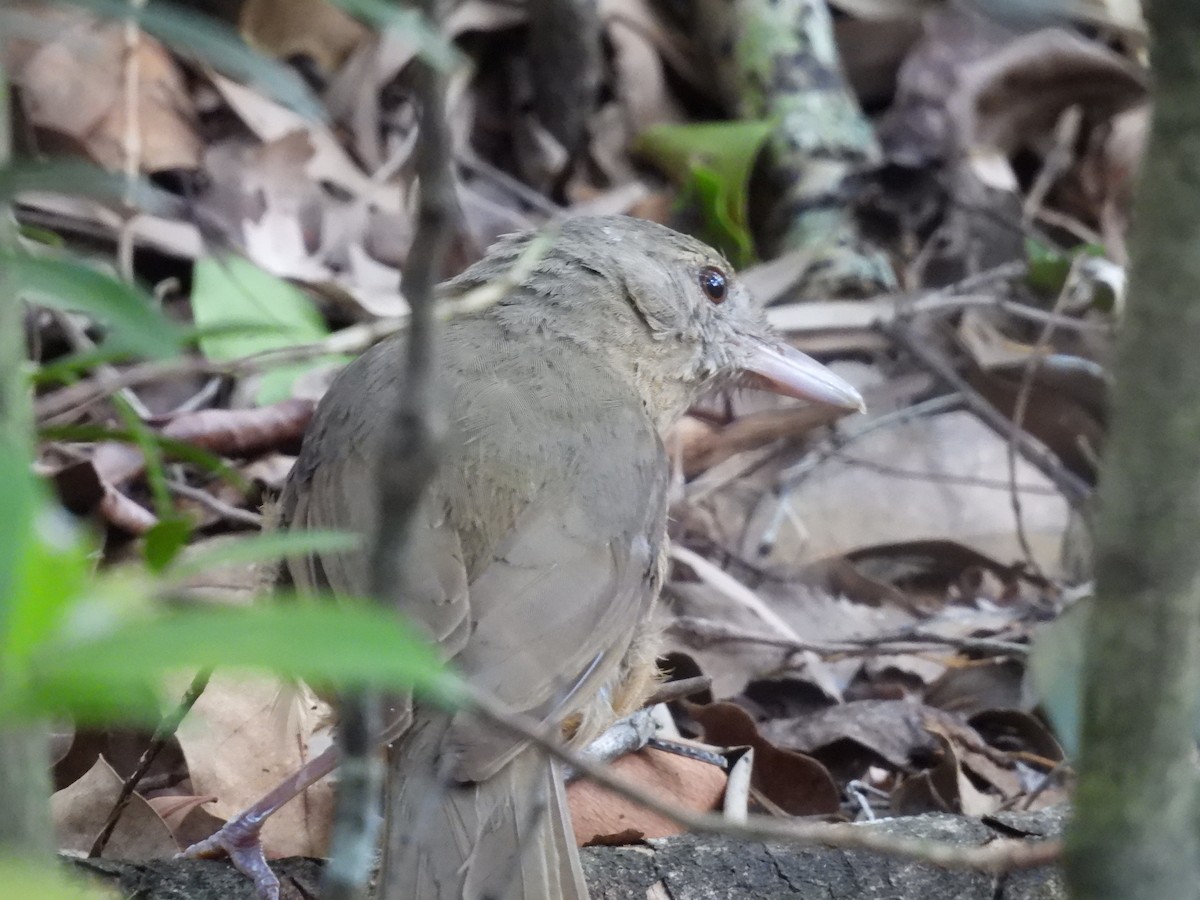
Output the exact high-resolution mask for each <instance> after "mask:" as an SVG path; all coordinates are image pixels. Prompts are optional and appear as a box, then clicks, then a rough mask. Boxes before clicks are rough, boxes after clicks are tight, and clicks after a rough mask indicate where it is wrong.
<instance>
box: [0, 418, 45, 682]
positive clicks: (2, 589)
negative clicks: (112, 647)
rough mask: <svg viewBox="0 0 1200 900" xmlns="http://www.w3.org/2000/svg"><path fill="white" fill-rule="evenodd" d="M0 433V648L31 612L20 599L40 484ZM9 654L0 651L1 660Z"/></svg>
mask: <svg viewBox="0 0 1200 900" xmlns="http://www.w3.org/2000/svg"><path fill="white" fill-rule="evenodd" d="M3 437H4V435H3V434H0V484H2V485H4V489H3V490H0V522H3V523H4V540H0V647H4V646H8V647H9V649H11V643H12V641H13V640H15V639H16V638H14V634H13V632H14V631H20V630H21V629H22V628H23V626H22V625H20V624H19V620H20V619H21V618H22V617H23V616H26V615H28V611H27V610H25V609H24V608H23V606H22V604H21V602H20V598H21V595H22V592H23V590H24V582H25V567H26V565H27V564H28V562H27V559H28V556H29V553H30V544H31V543H32V541H33V518H34V515H35V511H36V509H37V499H38V497H37V483H36V482H35V480H34V476H33V473H32V472H31V471H30V469H29V463H30V461H29V458H28V457H27V456H26V454H24V453H22V452H21V450H20V449H19V448H17V447H15V446H13V445H12V444H11V443H10V442H8V441H5V440H3ZM6 655H7V654H2V653H0V660H3V659H4V658H5V656H6Z"/></svg>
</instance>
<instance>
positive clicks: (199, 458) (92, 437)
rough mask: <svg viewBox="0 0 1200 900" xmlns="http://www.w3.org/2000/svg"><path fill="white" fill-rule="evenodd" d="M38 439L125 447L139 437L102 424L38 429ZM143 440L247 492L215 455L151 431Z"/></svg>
mask: <svg viewBox="0 0 1200 900" xmlns="http://www.w3.org/2000/svg"><path fill="white" fill-rule="evenodd" d="M38 436H39V437H40V438H41V439H42V440H48V441H124V442H125V443H128V444H137V443H138V441H139V435H137V434H135V433H134V432H132V431H130V430H129V429H123V428H108V427H106V426H104V425H46V426H43V427H42V428H40V429H38ZM145 437H146V438H147V439H149V440H153V442H154V444H155V445H156V446H157V447H158V449H159V451H160V452H161V453H163V454H164V455H166V456H169V457H171V458H172V459H179V460H183V461H184V462H189V463H192V464H193V465H197V466H199V467H200V468H202V469H204V470H206V471H208V472H211V473H212V474H213V475H216V476H217V477H218V478H221V479H223V480H224V481H226V482H228V483H229V484H231V485H233V486H234V487H236V488H238V490H242V491H244V490H247V489H248V486H249V483H248V482H247V481H246V478H245V476H244V475H242V474H241V473H240V472H238V471H237V470H236V469H234V468H233V467H232V466H230V465H229V464H228V463H227V462H225V460H223V459H221V457H219V456H217V455H216V454H215V453H210V452H209V451H208V450H205V449H203V448H202V447H197V446H195V445H193V444H189V443H187V442H185V441H180V440H176V439H175V438H169V437H166V436H165V435H161V434H159V433H158V432H157V431H153V430H151V429H147V430H146V433H145Z"/></svg>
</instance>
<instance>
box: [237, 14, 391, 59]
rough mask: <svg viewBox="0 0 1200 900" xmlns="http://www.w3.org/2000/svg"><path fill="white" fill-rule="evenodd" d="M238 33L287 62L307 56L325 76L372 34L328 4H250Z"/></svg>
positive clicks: (240, 18)
mask: <svg viewBox="0 0 1200 900" xmlns="http://www.w3.org/2000/svg"><path fill="white" fill-rule="evenodd" d="M238 30H239V31H240V32H241V34H242V37H244V38H245V39H246V43H248V44H250V46H252V47H254V48H256V49H258V50H260V51H262V52H263V53H266V54H268V55H270V56H274V57H277V58H279V59H285V60H286V59H291V58H294V57H299V56H306V57H308V58H309V59H311V60H312V61H313V62H315V63H316V64H317V66H318V67H319V68H320V70H321V71H322V72H325V73H328V72H331V71H333V69H335V68H337V66H339V65H340V64H341V63H342V61H343V60H344V59H345V58H346V57H347V56H349V55H350V53H351V51H353V50H354V48H355V47H357V46H358V44H359V43H361V42H362V41H363V40H365V39H366V38H367V36H368V35H369V34H370V32H369V31H368V29H367V27H366V26H365V25H363V24H362V23H361V22H359V21H358V20H357V19H355V18H354V17H353V16H351V15H350V14H348V13H346V12H344V11H343V10H342V9H341V8H339V7H338V6H335V5H334V4H333V3H330V2H328V0H246V2H245V3H243V4H242V9H241V14H240V15H239V17H238Z"/></svg>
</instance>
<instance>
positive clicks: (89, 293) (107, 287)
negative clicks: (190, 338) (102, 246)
mask: <svg viewBox="0 0 1200 900" xmlns="http://www.w3.org/2000/svg"><path fill="white" fill-rule="evenodd" d="M0 268H2V269H3V271H4V273H5V277H6V278H7V279H9V283H10V285H11V288H10V289H11V290H15V291H16V293H17V295H18V296H19V297H21V298H22V299H24V300H28V301H29V302H31V303H36V304H38V305H40V306H50V307H53V308H55V309H62V310H68V311H71V312H81V313H85V314H86V315H88V316H91V317H93V318H95V319H97V320H99V321H100V322H102V323H104V324H105V325H106V326H107V327H108V328H109V334H108V336H107V338H106V340H105V342H104V343H105V345H106V346H107V347H108V348H110V349H112V350H114V351H116V352H118V353H121V354H128V355H135V356H148V357H152V358H157V359H162V358H167V357H170V356H173V355H175V354H177V353H178V352H179V351H180V348H181V346H182V343H183V335H182V333H181V332H180V331H179V330H178V329H177V328H175V327H174V326H173V325H171V323H169V322H168V321H167V320H166V319H165V318H163V316H162V314H161V313H160V312H159V311H158V310H157V309H156V308H155V306H154V303H153V301H152V300H151V299H150V297H149V296H148V295H147V294H146V293H145V292H144V291H140V290H138V289H137V288H134V287H131V286H130V285H128V284H125V283H124V282H122V281H118V280H117V279H115V278H111V277H109V276H108V275H105V274H103V273H102V272H97V271H96V270H95V269H91V268H89V267H88V266H85V265H83V264H82V263H78V262H74V261H72V260H68V259H54V258H49V257H38V256H30V255H28V254H25V253H19V252H11V251H9V252H0Z"/></svg>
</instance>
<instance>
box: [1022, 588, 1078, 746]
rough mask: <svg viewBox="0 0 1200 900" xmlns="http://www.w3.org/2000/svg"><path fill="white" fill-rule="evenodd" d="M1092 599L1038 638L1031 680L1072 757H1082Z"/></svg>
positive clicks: (1043, 630)
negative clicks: (1085, 651)
mask: <svg viewBox="0 0 1200 900" xmlns="http://www.w3.org/2000/svg"><path fill="white" fill-rule="evenodd" d="M1091 604H1092V601H1091V598H1086V599H1083V600H1080V601H1078V602H1077V603H1076V604H1075V605H1074V606H1072V607H1071V608H1070V609H1068V610H1067V611H1066V612H1064V613H1063V614H1062V615H1060V616H1059V617H1058V618H1057V619H1055V620H1054V621H1053V622H1047V623H1046V624H1045V625H1042V626H1040V627H1039V628H1038V630H1037V632H1036V633H1035V634H1034V638H1033V647H1032V649H1031V650H1030V653H1029V678H1030V683H1031V684H1032V686H1033V689H1034V691H1035V693H1036V694H1037V698H1038V702H1039V703H1040V704H1041V707H1042V709H1043V710H1044V711H1045V713H1046V716H1047V717H1048V718H1049V719H1050V724H1051V725H1053V726H1054V733H1055V735H1056V736H1057V737H1058V741H1059V743H1060V744H1062V746H1063V749H1064V750H1065V751H1066V753H1067V755H1068V756H1069V757H1075V756H1077V754H1078V753H1079V729H1080V717H1081V712H1082V702H1083V701H1082V696H1083V692H1082V684H1083V636H1084V630H1085V629H1086V628H1087V623H1088V614H1089V612H1090V610H1091Z"/></svg>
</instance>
